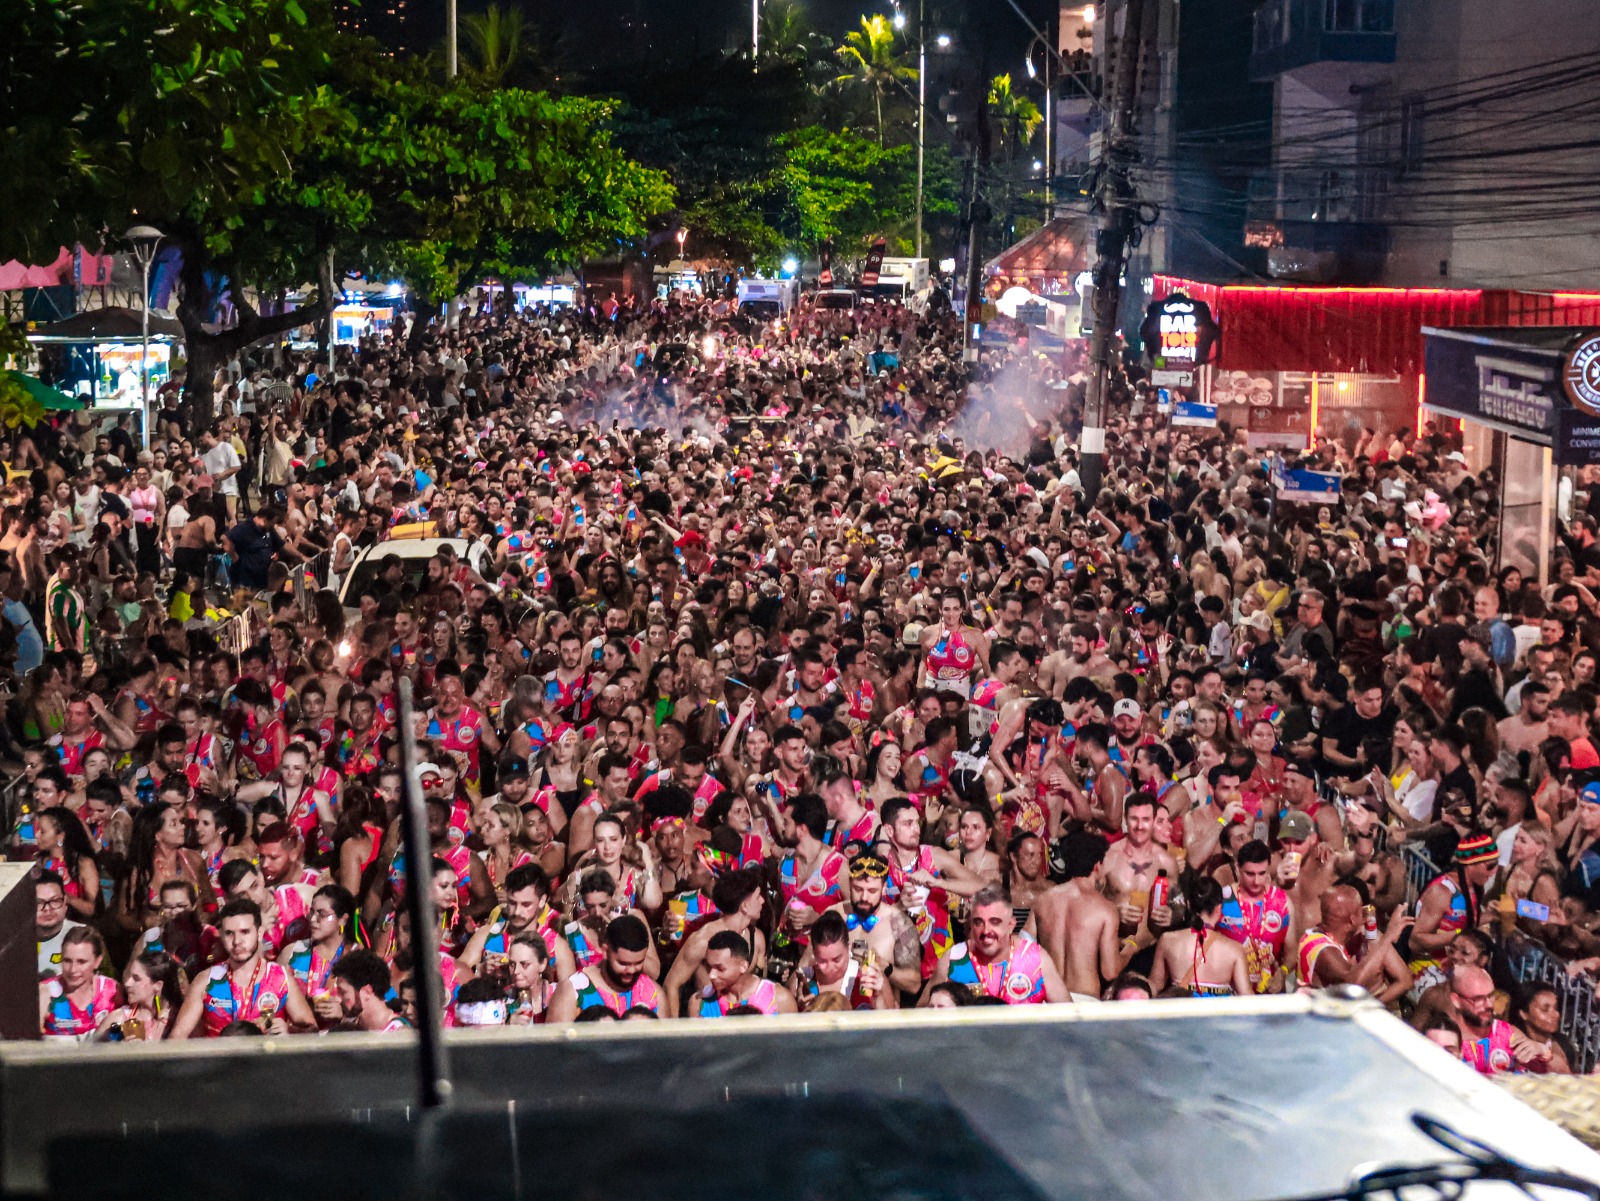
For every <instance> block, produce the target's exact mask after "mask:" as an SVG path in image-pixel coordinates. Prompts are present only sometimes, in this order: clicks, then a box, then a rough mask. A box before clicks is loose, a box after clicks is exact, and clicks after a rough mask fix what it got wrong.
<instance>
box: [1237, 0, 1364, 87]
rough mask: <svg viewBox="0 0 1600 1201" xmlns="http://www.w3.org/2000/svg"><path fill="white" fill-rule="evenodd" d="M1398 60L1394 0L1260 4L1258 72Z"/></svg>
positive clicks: (1271, 0)
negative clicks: (1311, 65)
mask: <svg viewBox="0 0 1600 1201" xmlns="http://www.w3.org/2000/svg"><path fill="white" fill-rule="evenodd" d="M1393 61H1394V0H1266V3H1264V4H1263V5H1262V6H1261V7H1260V8H1258V9H1257V10H1256V16H1255V33H1254V37H1253V40H1252V44H1251V53H1250V74H1251V76H1252V77H1253V78H1256V79H1262V78H1266V77H1268V76H1272V75H1276V74H1278V73H1279V72H1282V71H1290V70H1293V69H1294V68H1295V67H1303V66H1306V65H1308V64H1310V63H1315V62H1355V63H1392V62H1393Z"/></svg>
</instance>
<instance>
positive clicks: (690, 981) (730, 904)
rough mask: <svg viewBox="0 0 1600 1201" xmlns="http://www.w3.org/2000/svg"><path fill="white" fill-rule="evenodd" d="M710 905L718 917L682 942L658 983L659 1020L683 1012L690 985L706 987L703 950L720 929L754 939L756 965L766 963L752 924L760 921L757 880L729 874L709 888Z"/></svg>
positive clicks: (750, 874)
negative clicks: (686, 991)
mask: <svg viewBox="0 0 1600 1201" xmlns="http://www.w3.org/2000/svg"><path fill="white" fill-rule="evenodd" d="M711 903H712V904H713V905H715V906H716V907H717V912H718V913H719V914H721V915H722V916H720V917H717V918H713V919H712V920H711V921H709V922H707V923H706V924H705V925H703V926H701V927H700V929H698V930H696V931H695V932H694V933H693V934H691V935H690V936H689V937H688V938H687V939H685V940H684V944H683V949H682V950H681V951H679V952H678V957H677V958H676V959H675V960H673V961H672V968H671V970H669V971H668V972H667V978H666V979H665V980H663V981H662V982H661V991H662V994H663V996H662V1007H663V1009H664V1012H663V1013H662V1016H663V1017H669V1018H675V1017H679V1016H681V1015H682V1013H683V995H684V992H685V990H686V989H688V988H689V987H690V986H691V985H692V986H693V987H694V988H695V989H696V991H698V990H700V989H703V988H704V987H705V985H706V982H707V979H706V967H705V958H706V948H707V947H709V946H710V945H711V940H712V939H713V938H715V937H716V936H717V935H718V934H720V933H722V932H723V931H724V930H731V931H733V933H735V934H737V935H739V936H740V937H741V938H744V939H746V940H754V954H755V956H756V962H758V963H762V962H765V961H766V940H765V937H764V936H763V935H762V933H761V931H760V930H758V929H756V923H757V922H758V921H760V920H761V910H762V906H763V904H764V898H763V897H762V894H761V877H760V876H759V875H757V874H756V873H755V872H753V871H737V872H729V873H728V874H727V875H725V876H721V877H719V878H718V879H717V881H716V883H714V884H713V885H712V886H711Z"/></svg>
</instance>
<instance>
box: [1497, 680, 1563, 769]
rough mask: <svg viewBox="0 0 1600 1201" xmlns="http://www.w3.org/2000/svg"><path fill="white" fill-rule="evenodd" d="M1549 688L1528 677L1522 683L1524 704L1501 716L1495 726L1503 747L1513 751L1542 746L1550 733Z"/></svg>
mask: <svg viewBox="0 0 1600 1201" xmlns="http://www.w3.org/2000/svg"><path fill="white" fill-rule="evenodd" d="M1549 718H1550V690H1549V689H1548V688H1546V687H1545V686H1544V685H1543V684H1541V683H1540V682H1539V681H1538V680H1532V679H1530V680H1528V681H1527V682H1526V683H1524V684H1523V685H1522V708H1521V709H1519V710H1518V711H1517V712H1515V713H1513V714H1512V715H1511V716H1510V717H1506V718H1502V719H1501V721H1500V724H1499V725H1498V726H1497V727H1496V728H1497V729H1498V730H1499V732H1500V749H1501V750H1506V751H1510V752H1511V753H1512V754H1513V755H1517V754H1521V753H1522V752H1523V751H1527V752H1528V753H1529V754H1532V753H1533V752H1535V751H1537V750H1538V749H1539V744H1540V743H1541V742H1543V741H1544V740H1545V739H1546V738H1547V737H1549V734H1550V720H1549Z"/></svg>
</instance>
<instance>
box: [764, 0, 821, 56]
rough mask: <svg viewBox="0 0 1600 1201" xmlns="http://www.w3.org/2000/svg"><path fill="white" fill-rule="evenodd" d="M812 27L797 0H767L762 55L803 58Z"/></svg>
mask: <svg viewBox="0 0 1600 1201" xmlns="http://www.w3.org/2000/svg"><path fill="white" fill-rule="evenodd" d="M811 37H812V31H811V26H810V24H809V23H808V22H807V21H806V17H805V13H804V12H802V11H801V9H800V6H799V5H798V4H797V3H795V0H766V3H765V4H763V5H762V6H761V57H762V58H765V59H788V58H794V59H800V58H802V57H803V56H804V55H805V53H806V43H807V42H809V41H810V39H811Z"/></svg>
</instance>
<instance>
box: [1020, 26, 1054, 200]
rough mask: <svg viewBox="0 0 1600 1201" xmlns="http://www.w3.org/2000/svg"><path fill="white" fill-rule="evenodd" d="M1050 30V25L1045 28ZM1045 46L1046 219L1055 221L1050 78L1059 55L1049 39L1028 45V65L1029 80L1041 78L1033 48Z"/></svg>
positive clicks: (1041, 38) (1037, 37) (1042, 37)
mask: <svg viewBox="0 0 1600 1201" xmlns="http://www.w3.org/2000/svg"><path fill="white" fill-rule="evenodd" d="M1045 27H1046V28H1047V29H1048V28H1049V25H1048V23H1046V26H1045ZM1035 46H1043V47H1044V54H1043V55H1042V56H1041V57H1042V58H1043V59H1044V219H1045V220H1046V221H1051V220H1054V218H1055V215H1056V201H1055V174H1056V152H1055V146H1056V129H1055V125H1056V114H1055V85H1054V83H1053V82H1052V80H1051V78H1050V60H1051V57H1052V56H1053V55H1055V54H1056V53H1057V51H1056V48H1055V47H1054V46H1052V45H1051V44H1050V40H1049V38H1048V37H1047V36H1046V35H1045V34H1043V33H1038V34H1035V35H1034V38H1033V41H1031V42H1029V43H1028V57H1027V60H1026V65H1027V68H1028V78H1029V79H1037V78H1039V71H1038V69H1037V68H1035V67H1034V65H1033V48H1034V47H1035Z"/></svg>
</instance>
